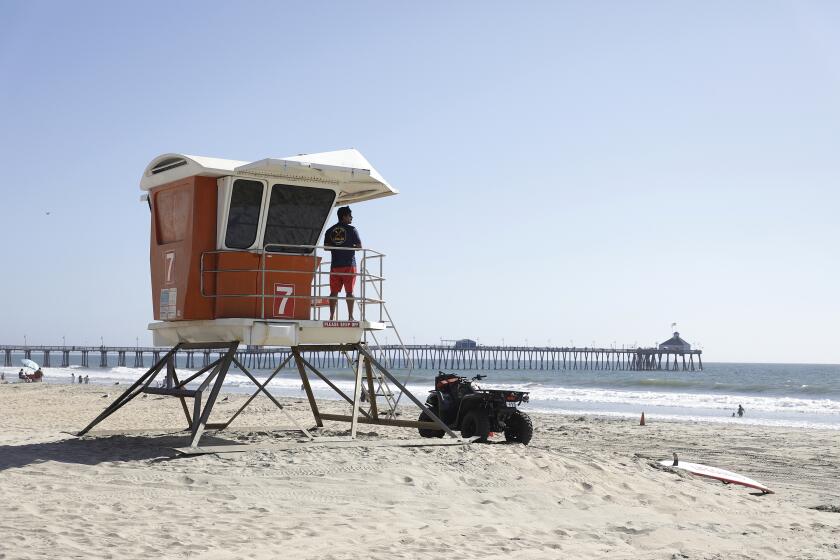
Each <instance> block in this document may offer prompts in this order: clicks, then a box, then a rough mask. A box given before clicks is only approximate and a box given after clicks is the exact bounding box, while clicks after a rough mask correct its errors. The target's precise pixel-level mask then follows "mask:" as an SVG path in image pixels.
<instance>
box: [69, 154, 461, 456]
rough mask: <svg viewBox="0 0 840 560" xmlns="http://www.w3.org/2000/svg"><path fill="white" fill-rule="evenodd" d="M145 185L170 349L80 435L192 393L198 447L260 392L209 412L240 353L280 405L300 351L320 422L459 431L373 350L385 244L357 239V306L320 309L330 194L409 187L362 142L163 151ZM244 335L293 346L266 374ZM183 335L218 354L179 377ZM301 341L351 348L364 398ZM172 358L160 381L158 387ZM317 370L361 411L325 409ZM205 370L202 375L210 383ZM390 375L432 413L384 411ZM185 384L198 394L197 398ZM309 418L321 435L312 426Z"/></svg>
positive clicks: (161, 321) (157, 314)
mask: <svg viewBox="0 0 840 560" xmlns="http://www.w3.org/2000/svg"><path fill="white" fill-rule="evenodd" d="M140 188H141V189H142V190H143V191H145V194H144V196H143V199H144V200H145V201H147V202H148V205H149V208H150V210H151V239H150V255H149V256H150V268H151V279H152V303H153V308H154V318H155V320H156V321H155V322H153V323H151V324H150V325H149V329H150V330H151V331H152V333H153V338H154V344H155V345H156V346H172V349H171V350H170V351H169V352H168V353H167V354H166V356H164V357H163V358H162V359H161V360H159V361H158V362H157V363H156V364H155V365H154V366H152V368H151V369H149V370H148V371H147V372H146V374H144V375H143V376H142V377H141V378H140V379H138V380H137V381H136V382H135V383H134V384H133V385H132V386H131V387H130V388H129V389H128V390H126V391H125V393H123V394H122V395H121V396H120V397H119V398H117V400H116V401H114V402H113V403H112V404H111V405H110V406H109V407H108V408H107V409H106V410H105V411H103V413H102V414H100V415H99V416H98V417H97V418H96V419H95V420H94V421H93V422H91V424H90V425H89V426H87V427H86V428H85V429H84V430H82V431H81V432H80V433H79V435H84V434H85V433H87V432H88V431H89V430H90V429H91V428H93V427H94V426H95V425H96V424H98V423H99V422H101V421H102V420H104V419H105V418H107V417H108V416H110V415H111V414H113V413H114V412H116V410H118V409H119V408H121V407H122V406H124V405H125V404H126V403H128V402H129V401H130V400H131V399H133V398H134V397H136V396H137V395H138V394H140V393H141V392H146V393H155V394H163V395H171V396H175V397H178V398H179V399H180V400H181V403H182V406H183V409H184V413H185V415H186V418H187V421H188V422H189V424H190V430H191V434H192V437H191V441H190V445H191V447H196V446H197V445H198V442H199V440H200V438H201V435H202V433H203V431H204V429H205V428H207V427H211V428H217V429H224V428H225V427H227V426H228V425H229V424H230V422H232V421H233V419H234V418H235V417H236V416H237V415H238V414H239V412H241V411H242V409H244V408H245V406H247V404H248V403H250V401H251V399H249V400H248V402H247V403H246V404H245V405H244V406H243V407H242V409H240V410H239V411H237V413H236V414H235V415H234V416H233V418H231V419H230V420H228V421H227V422H226V423H222V424H208V418H209V416H210V412H211V410H212V407H213V404H214V402H215V400H216V397H217V396H218V394H219V391H220V390H221V388H222V384H223V382H224V378H225V376H226V374H227V371H228V369H229V368H230V366H231V365H232V364H235V365H236V366H237V367H238V368H239V369H240V370H242V371H243V372H244V373H245V374H246V375H247V376H248V377H249V378H250V379H251V380H252V382H253V383H254V384H255V385H257V391H256V392H255V393H254V394H253V395H252V397H251V398H252V399H253V397H255V396H257V395H258V394H259V393H260V392H262V393H264V394H265V395H266V396H268V397H269V398H270V399H271V400H272V401H273V402H274V403H275V404H276V405H277V406H278V407H279V408H280V409H281V410H282V409H283V407H282V405H281V404H280V403H279V402H278V401H277V400H276V399H275V398H274V397H273V396H272V395H271V394H270V393H269V392H268V391H267V390H266V389H265V387H266V385H267V384H268V382H269V381H270V380H271V379H272V378H273V377H274V376H275V375H277V373H278V372H279V371H280V369H281V368H283V367H284V366H285V365H286V364H287V363H288V362H289V361H290V360H291V359H294V360H295V362H296V365H297V369H298V373H299V375H300V377H301V381H302V384H303V387H304V390H305V391H306V394H307V397H308V399H309V403H310V405H311V407H312V411H313V414H314V416H315V421H316V424H317V426H322V425H323V424H322V420H323V419H327V420H341V421H350V422H351V434H350V435H351V437H355V434H356V426H357V423H358V422H365V423H375V424H389V425H398V426H407V427H409V426H410V427H424V426H425V427H433V428H435V429H441V428H442V429H444V430H445V431H446V432H447V433H448V434H449V435H450V436H451V437H457V436H456V435H455V434H454V433H453V432H452V431H451V430H450V429H449V428H448V427H446V426H445V425H444V424H443V423H442V422H440V420H439V419H438V418H437V417H436V416H435V415H434V414H433V413H432V412H431V411H429V410H428V409H427V408H426V407H425V406H424V405H423V404H422V403H421V402H420V401H419V400H417V399H416V398H415V397H414V396H413V395H411V393H410V392H408V391H407V390H406V389H405V387H404V386H403V385H402V384H401V383H400V382H399V381H398V380H397V379H396V378H394V377H393V376H392V375H391V374H390V373H389V372H388V371H387V370H386V369H385V368H384V367H383V366H382V365H381V364H379V363H378V362H377V361H376V360H375V359H374V357H373V356H372V355H371V352H370V351H369V349H368V348H367V346H366V344H365V336H366V334H367V333H373V332H376V331H381V330H384V329H385V328H386V326H387V310H386V309H385V307H384V304H385V302H384V300H383V299H382V282H383V281H384V277H383V274H382V262H383V258H384V255H382V254H381V253H378V252H376V251H374V250H371V249H368V248H363V249H347V250H355V251H358V255H357V257H358V262H359V268H358V272H357V273H356V275H357V276H358V278H357V280H358V282H357V285H358V286H359V291H360V293H359V294H358V295H357V297H356V298H355V305H357V306H358V313H359V319H358V320H355V321H337V320H336V321H329V320H323V319H322V317H321V314H322V310H323V307H324V305H325V304H327V303H328V301H329V299H330V298H329V290H328V285H329V282H328V274H329V271H328V268H326V267H325V266H324V265H325V264H326V263H325V262H324V260H323V258H322V255H323V254H324V250H325V247H323V246H320V245H318V239H319V238H320V236H321V232H322V231H323V230H324V227H325V226H326V224H327V221H328V220H330V219H332V218H333V215H334V213H333V208H334V207H335V206H339V205H344V204H358V203H361V202H365V201H368V200H372V199H376V198H381V197H385V196H390V195H394V194H397V193H398V191H397V190H396V189H394V188H393V187H391V185H389V184H388V182H387V181H385V179H383V178H382V176H381V175H380V174H379V173H378V172H377V171H376V170H375V169H374V168H373V167H372V166H371V165H370V163H369V162H368V161H367V160H366V159H365V158H364V157H363V156H362V155H361V154H360V153H359V152H358V151H356V150H340V151H334V152H324V153H317V154H308V155H298V156H292V157H286V158H278V159H275V158H268V159H262V160H259V161H254V162H246V161H235V160H228V159H218V158H210V157H200V156H189V155H184V154H173V153H169V154H163V155H161V156H158V157H156V158H155V159H153V160H152V161H151V163H149V165H148V166H147V167H146V169H145V170H144V172H143V176H142V178H141V181H140ZM336 299H345V297H343V296H342V297H339V298H336ZM338 307H339V308H341V307H342V306H338ZM240 344H248V345H257V346H283V347H289V348H290V349H291V353H290V356H289V359H287V360H286V361H284V362H283V363H282V364H281V365H280V367H278V368H277V369H276V370H275V371H274V373H273V374H272V375H271V376H270V377H269V378H268V379H267V380H265V381H264V382H260V381H258V380H257V379H256V378H255V377H254V376H253V375H252V374H251V373H250V372H248V370H247V369H246V368H245V367H244V366H243V365H242V364H241V363H240V362H239V361H238V360H237V358H236V351H237V349H238V347H239V345H240ZM181 349H184V350H204V351H205V352H209V351H215V352H218V355H219V358H218V359H217V360H216V361H214V362H213V363H211V364H209V365H208V366H206V367H204V368H203V369H201V370H199V371H198V372H196V373H193V374H191V375H190V376H189V377H188V378H186V379H184V380H180V379H179V378H178V375H177V372H176V367H175V354H176V352H178V350H181ZM302 349H305V350H306V351H307V352H313V351H323V352H340V353H343V354H344V355H345V356H347V361H348V365H350V366H351V367H354V369H355V373H356V375H355V379H356V385H355V392H354V395H353V398H352V399H351V398H350V397H348V396H347V395H345V394H344V393H343V392H341V391H340V390H339V389H338V388H337V387H336V386H335V385H334V384H333V383H331V382H330V381H329V379H327V377H326V376H325V375H324V374H323V373H322V372H319V371H318V370H317V369H316V368H315V367H314V366H312V365H311V364H310V363H309V362H307V361H306V360H305V359H304V358H303V357H302V356H301V352H302ZM351 353H352V354H353V355H352V356H351ZM353 356H355V357H353ZM164 370H165V382H164V383H163V386H161V387H152V386H151V384H152V382H153V381H154V380H155V379H156V377H157V376H158V374H160V373H161V372H164ZM308 372H311V373H314V374H316V375H317V376H318V377H320V378H321V379H322V380H324V381H325V382H326V383H327V384H328V385H329V386H330V387H331V388H332V389H334V390H335V391H337V392H338V393H339V394H340V395H341V396H342V397H343V398H344V399H345V400H346V401H348V402H350V403H351V404H352V405H353V409H352V412H351V414H350V415H327V414H321V413H320V412H319V410H318V407H317V403H316V402H315V398H314V395H313V392H312V389H311V387H310V384H309V378H308V375H307V373H308ZM363 378H366V379H367V385H368V387H367V388H366V390H367V392H368V394H369V395H371V398H370V399H369V408H368V409H367V410H365V409H363V408H362V406H361V405H360V395H361V386H362V380H363ZM199 379H203V380H202V381H201V382H200V383H199V382H198V380H199ZM388 382H390V383H393V384H396V385H397V386H398V387H399V388H400V389H401V390H402V391H403V394H405V395H406V396H408V397H409V398H410V399H411V400H412V401H413V402H414V403H415V404H417V405H418V406H419V407H420V408H421V409H422V410H423V411H424V412H425V413H426V414H427V415H428V417H429V418H433V419H434V420H435V422H432V423H430V422H412V421H406V420H396V419H395V417H394V414H393V410H390V414H388V415H385V416H386V417H383V415H381V414H380V410H379V409H378V408H377V402H376V396H377V394H382V387H383V386H385V387H387V385H388ZM190 383H192V387H194V388H191V387H190V386H189V384H190ZM196 383H199V384H198V386H197V387H195V385H196ZM208 390H209V393H208V394H207V397H206V399H205V398H204V394H205V393H207V392H208ZM187 398H192V399H193V400H194V403H193V407H192V411H191V410H190V407H188V406H187V403H186V400H185V399H187ZM300 429H301V431H303V433H304V434H305V435H306V436H307V437H308V438H312V435H311V434H310V433H309V431H307V430H306V429H304V428H300Z"/></svg>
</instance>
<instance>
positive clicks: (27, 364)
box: [20, 358, 41, 369]
mask: <svg viewBox="0 0 840 560" xmlns="http://www.w3.org/2000/svg"><path fill="white" fill-rule="evenodd" d="M20 363H22V364H23V367H28V368H29V369H41V366H39V365H38V364H36V363H35V362H33V361H32V360H29V359H27V358H24V359H22V360H21V361H20Z"/></svg>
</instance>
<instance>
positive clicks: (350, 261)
mask: <svg viewBox="0 0 840 560" xmlns="http://www.w3.org/2000/svg"><path fill="white" fill-rule="evenodd" d="M352 223H353V212H352V211H351V210H350V207H349V206H342V207H341V208H339V209H338V223H337V224H335V225H334V226H332V227H331V228H329V229H328V230H327V232H326V233H325V234H324V245H325V246H326V247H328V248H330V247H335V249H328V250H329V251H330V253H331V254H332V257H331V258H330V321H333V320H335V319H336V312H335V310H336V308H337V307H338V294H339V293H340V292H341V289H342V288H343V289H344V294H345V296H346V298H347V315H348V317H347V320H348V321H352V320H353V302H354V300H355V298H354V297H353V287H354V286H355V285H356V252H355V251H352V250H347V249H361V248H362V240H361V238H359V232H358V231H356V228H354V227H353V226H352V225H351V224H352ZM342 249H344V250H342Z"/></svg>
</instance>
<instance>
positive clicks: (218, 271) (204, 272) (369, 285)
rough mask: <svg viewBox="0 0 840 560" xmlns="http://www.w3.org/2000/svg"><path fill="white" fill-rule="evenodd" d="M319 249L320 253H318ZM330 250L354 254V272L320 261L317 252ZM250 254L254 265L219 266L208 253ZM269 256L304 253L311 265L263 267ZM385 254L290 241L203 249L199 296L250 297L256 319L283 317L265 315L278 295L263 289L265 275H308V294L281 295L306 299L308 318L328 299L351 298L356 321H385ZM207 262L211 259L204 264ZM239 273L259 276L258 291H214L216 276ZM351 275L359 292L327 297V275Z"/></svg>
mask: <svg viewBox="0 0 840 560" xmlns="http://www.w3.org/2000/svg"><path fill="white" fill-rule="evenodd" d="M319 251H320V255H319ZM332 251H352V252H354V253H357V254H358V259H357V260H358V261H359V262H358V263H357V266H356V272H331V271H330V265H331V261H330V260H324V259H323V258H322V257H321V255H323V254H325V253H326V252H332ZM242 253H250V254H257V255H259V266H258V267H257V268H226V267H221V266H219V259H218V258H211V256H215V255H221V254H242ZM272 255H275V256H276V255H285V256H295V255H298V256H306V257H314V258H313V262H314V266H313V267H312V269H311V270H300V269H288V268H268V267H267V266H266V263H267V258H268V257H269V256H272ZM384 259H385V255H384V254H383V253H380V252H379V251H375V250H373V249H368V248H344V247H329V246H326V245H297V244H290V243H271V244H267V245H265V247H263V248H262V249H256V250H231V249H219V250H213V251H205V252H203V253H202V254H201V261H200V276H201V282H200V286H201V295H202V296H203V297H206V298H213V299H215V298H246V299H247V298H250V299H258V300H260V312H259V317H255V318H259V319H274V320H284V318H282V317H274V316H270V317H266V302H267V301H269V302H270V301H273V300H274V299H276V298H277V297H278V296H277V295H276V294H275V293H273V292H267V291H266V286H267V277H268V275H277V274H282V275H306V276H311V278H312V279H311V281H310V286H309V293H308V294H305V295H301V294H283V295H282V296H281V297H282V298H285V299H290V300H304V301H307V302H308V304H309V308H310V313H309V318H310V319H313V320H322V317H321V315H322V312H321V308H322V307H325V306H328V305H329V303H330V302H331V301H335V302H336V304H337V302H338V301H347V300H349V299H352V300H353V302H354V303H355V304H357V305H358V307H359V320H361V321H368V320H374V321H378V322H388V319H387V311H386V309H385V300H384V299H383V295H382V294H383V289H384V282H385V276H384V273H383V269H384V263H383V261H384ZM208 261H211V262H209V263H208ZM234 273H236V274H242V273H254V274H257V275H259V278H258V285H259V286H260V291H259V292H256V293H249V292H228V291H226V292H225V293H221V294H220V293H218V285H219V278H220V276H221V275H223V274H234ZM208 275H213V276H214V282H212V286H215V290H214V293H209V291H208V284H211V283H210V282H208V281H207V280H208ZM331 275H337V276H353V277H355V278H356V285H357V286H358V290H359V294H358V295H354V297H352V298H349V297H348V296H347V295H346V294H344V295H340V294H339V295H337V296H331V295H330V291H329V290H330V276H331ZM371 306H373V307H375V308H376V312H375V314H373V317H375V318H373V319H371V317H372V314H370V313H369V312H368V307H371Z"/></svg>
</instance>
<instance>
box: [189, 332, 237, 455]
mask: <svg viewBox="0 0 840 560" xmlns="http://www.w3.org/2000/svg"><path fill="white" fill-rule="evenodd" d="M238 347H239V342H233V343H231V345H230V348H229V349H228V351H227V353H226V354H225V356H224V358H222V360H221V362H220V364H219V365H218V366H217V368H216V371H214V372H213V373H211V374H210V375H209V376H208V377H207V379H206V380H205V381H204V383H202V386H201V387H199V390H198V392H197V393H196V395H195V398H196V407H198V406H199V401H200V399H201V394H202V392H203V389H204V386H205V385H206V384H207V383H209V381H210V379H211V378H212V377H213V375H214V374H215V375H216V382H215V383H214V384H213V389H212V390H211V391H210V396H209V397H208V398H207V404H205V405H204V410H203V411H202V412H201V418H198V419H197V420H196V416H197V415H198V414H197V413H198V408H196V414H195V415H194V417H193V429H192V438H191V439H190V447H196V446H197V445H198V441H199V440H200V439H201V434H202V433H204V428H205V427H206V426H207V419H208V418H209V417H210V412H211V411H212V410H213V405H214V404H216V398H218V396H219V392H220V391H221V390H222V384H223V383H224V381H225V376H226V375H227V372H228V368H230V364H231V362H232V361H233V358H234V356H235V354H236V349H237V348H238Z"/></svg>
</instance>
